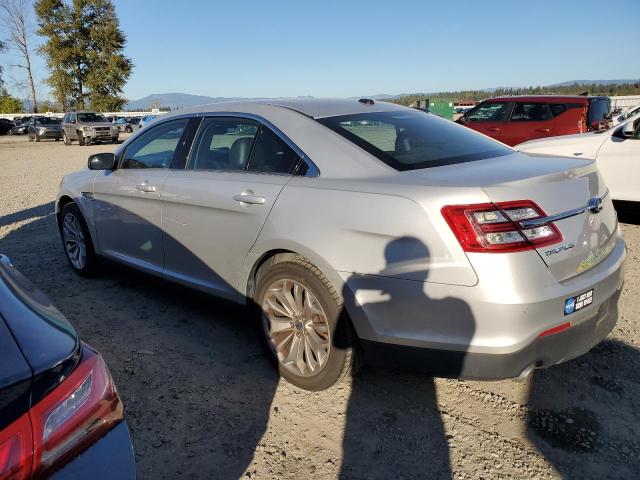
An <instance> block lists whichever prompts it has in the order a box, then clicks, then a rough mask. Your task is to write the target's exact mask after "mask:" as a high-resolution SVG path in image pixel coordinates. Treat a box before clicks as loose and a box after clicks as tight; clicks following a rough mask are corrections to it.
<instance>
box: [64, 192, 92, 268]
mask: <svg viewBox="0 0 640 480" xmlns="http://www.w3.org/2000/svg"><path fill="white" fill-rule="evenodd" d="M59 228H60V238H61V239H62V247H63V248H64V253H65V255H66V257H67V260H68V261H69V265H71V268H72V269H73V271H74V272H76V273H77V274H78V275H81V276H83V277H92V276H95V275H96V273H97V272H98V257H97V255H96V252H95V249H94V248H93V242H92V240H91V234H90V233H89V228H88V227H87V223H86V222H85V220H84V217H83V215H82V212H81V211H80V209H79V208H78V206H77V205H76V204H75V203H73V202H70V203H67V204H66V205H65V206H64V208H63V209H62V212H61V213H60V225H59Z"/></svg>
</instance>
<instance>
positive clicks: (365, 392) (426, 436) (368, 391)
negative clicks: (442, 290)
mask: <svg viewBox="0 0 640 480" xmlns="http://www.w3.org/2000/svg"><path fill="white" fill-rule="evenodd" d="M384 254H385V259H386V267H385V269H384V270H383V271H381V272H380V273H379V275H353V276H352V277H351V278H349V280H348V281H347V284H346V285H345V287H344V289H343V297H344V298H345V305H347V308H348V309H349V311H350V313H351V316H352V318H353V319H354V323H355V324H356V328H357V327H358V319H359V318H361V315H362V314H365V315H366V318H367V319H369V321H370V322H371V324H373V325H374V326H375V330H376V331H377V332H378V333H379V334H381V335H389V336H392V337H393V336H396V337H398V338H403V339H405V340H409V339H410V338H417V339H420V338H425V339H433V338H434V337H435V335H436V334H443V333H444V335H445V337H446V338H447V339H448V340H451V341H455V342H456V344H457V345H456V348H457V351H456V352H455V354H449V355H447V362H446V364H444V363H440V361H438V360H437V361H436V364H433V363H432V364H425V363H429V362H432V360H428V359H427V357H425V356H423V355H424V353H423V352H422V351H420V349H415V350H409V351H408V352H407V356H402V357H399V356H398V355H397V354H398V351H397V350H396V349H393V348H392V349H390V350H386V349H382V350H378V349H373V348H372V347H374V346H375V344H368V345H369V346H368V347H367V348H365V350H367V353H368V354H367V356H366V358H367V359H368V360H369V361H370V362H371V361H373V362H372V363H373V364H375V365H377V366H378V367H383V366H385V365H386V366H387V367H389V366H393V365H394V364H395V365H400V366H402V368H403V369H411V370H415V371H416V372H419V373H415V374H411V373H401V374H398V373H397V372H394V371H391V370H384V369H377V370H373V369H367V368H365V369H364V370H363V371H362V372H361V373H360V374H358V375H356V377H355V378H354V379H353V384H352V391H351V396H350V398H349V404H348V410H347V418H346V427H345V432H344V441H343V452H344V453H343V454H344V459H343V462H342V470H341V474H340V478H342V479H377V478H379V479H383V478H398V479H400V478H451V477H452V470H451V465H450V462H449V447H448V438H447V435H446V432H445V429H444V425H443V421H442V418H441V415H440V411H439V408H438V401H437V392H436V389H435V384H434V380H433V377H431V376H430V373H433V372H437V373H439V374H444V375H446V376H451V377H456V376H458V375H460V374H461V373H462V371H463V367H464V362H465V356H466V350H467V347H468V346H469V344H470V342H471V339H472V338H473V335H474V332H475V320H474V317H473V314H472V312H471V309H470V308H469V305H468V304H467V303H466V302H464V301H463V300H461V299H458V298H453V297H448V296H447V297H445V298H431V297H430V296H429V295H428V294H427V291H428V288H429V287H428V283H425V282H427V280H428V276H429V270H428V267H429V264H430V260H431V259H430V253H429V249H428V248H427V246H426V245H424V243H422V242H421V241H420V240H418V239H416V238H412V237H403V238H398V239H395V240H392V241H390V242H389V243H388V244H387V246H386V249H385V252H384ZM407 272H412V273H414V275H412V278H417V279H416V280H398V279H393V277H395V278H397V277H402V276H403V274H406V273H407ZM415 273H418V275H417V276H416V275H415ZM372 293H373V295H374V296H375V295H376V294H377V296H378V298H379V301H378V300H374V299H373V297H372V296H371V294H372ZM445 332H446V333H445ZM378 346H380V345H378ZM383 347H384V346H383ZM360 353H362V352H360ZM435 358H442V357H440V356H438V355H436V356H435Z"/></svg>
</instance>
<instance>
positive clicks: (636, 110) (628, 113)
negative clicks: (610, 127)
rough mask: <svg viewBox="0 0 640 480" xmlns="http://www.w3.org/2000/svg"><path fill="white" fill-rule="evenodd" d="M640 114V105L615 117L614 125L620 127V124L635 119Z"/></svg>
mask: <svg viewBox="0 0 640 480" xmlns="http://www.w3.org/2000/svg"><path fill="white" fill-rule="evenodd" d="M639 113H640V105H636V106H635V107H631V108H629V109H627V110H626V111H625V112H623V113H621V114H619V115H615V116H614V117H613V124H614V125H618V124H619V123H622V122H624V121H625V120H626V119H628V118H631V117H635V116H636V115H638V114H639Z"/></svg>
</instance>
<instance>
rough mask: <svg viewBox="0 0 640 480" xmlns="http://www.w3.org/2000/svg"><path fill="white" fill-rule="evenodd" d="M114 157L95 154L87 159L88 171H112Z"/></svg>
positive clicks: (114, 161) (106, 154) (114, 164)
mask: <svg viewBox="0 0 640 480" xmlns="http://www.w3.org/2000/svg"><path fill="white" fill-rule="evenodd" d="M115 168H116V156H115V155H114V154H113V153H96V154H94V155H91V156H90V157H89V170H114V169H115Z"/></svg>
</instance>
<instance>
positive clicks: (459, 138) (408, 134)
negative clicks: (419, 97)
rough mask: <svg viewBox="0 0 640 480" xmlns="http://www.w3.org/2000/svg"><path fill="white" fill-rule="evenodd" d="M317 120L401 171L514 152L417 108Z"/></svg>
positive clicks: (470, 160)
mask: <svg viewBox="0 0 640 480" xmlns="http://www.w3.org/2000/svg"><path fill="white" fill-rule="evenodd" d="M318 122H320V123H321V124H323V125H325V126H326V127H329V128H330V129H331V130H333V131H334V132H337V133H339V134H340V135H342V136H343V137H344V138H346V139H347V140H350V141H351V142H353V143H355V144H356V145H358V146H359V147H361V148H362V149H364V150H366V151H367V152H369V153H370V154H371V155H374V156H375V157H377V158H378V159H380V160H382V161H383V162H384V163H386V164H387V165H389V166H390V167H393V168H395V169H396V170H401V171H402V170H415V169H420V168H430V167H439V166H442V165H452V164H455V163H463V162H472V161H475V160H482V159H485V158H490V157H499V156H502V155H508V154H510V153H512V151H511V150H510V149H508V148H507V147H505V146H503V145H501V144H500V143H498V142H496V141H494V140H491V139H489V138H487V137H485V136H483V135H480V134H478V133H476V132H474V131H473V130H471V129H468V128H467V127H463V126H460V125H457V124H455V123H453V122H450V121H449V120H444V119H441V118H438V117H436V116H435V115H433V114H429V113H423V112H418V111H406V112H405V111H403V112H383V113H363V114H355V115H341V116H337V117H328V118H321V119H319V120H318Z"/></svg>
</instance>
